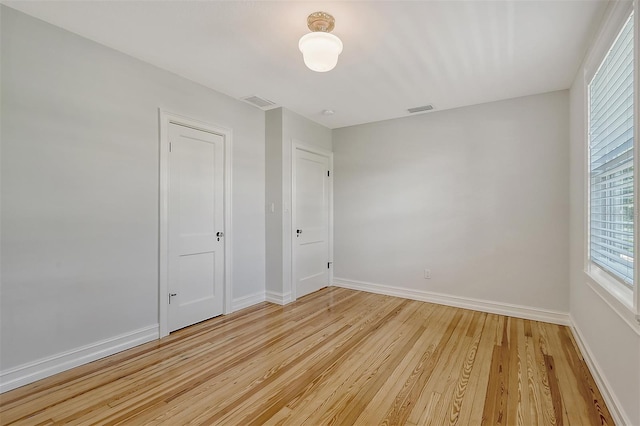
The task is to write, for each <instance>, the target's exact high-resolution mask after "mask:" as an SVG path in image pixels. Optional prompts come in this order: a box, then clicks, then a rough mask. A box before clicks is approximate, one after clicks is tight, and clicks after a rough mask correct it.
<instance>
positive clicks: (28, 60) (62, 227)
mask: <svg viewBox="0 0 640 426" xmlns="http://www.w3.org/2000/svg"><path fill="white" fill-rule="evenodd" d="M0 7H1V8H2V122H1V125H2V133H1V137H2V158H1V161H2V163H1V166H2V170H1V173H2V175H1V183H2V207H1V208H2V210H1V215H2V216H1V220H2V221H1V232H2V241H1V249H2V259H1V262H2V263H1V268H2V277H1V278H2V281H1V292H2V300H1V302H0V303H1V305H0V306H1V311H2V313H1V323H2V324H1V328H0V332H1V339H2V340H1V345H0V346H1V348H0V362H1V364H0V369H1V370H6V369H8V368H11V367H15V366H19V365H23V364H25V363H28V362H30V361H34V360H37V359H40V358H43V357H48V356H51V355H53V354H58V353H61V352H64V351H68V350H71V349H74V348H78V347H80V346H83V345H87V344H91V343H94V342H96V341H100V340H103V339H107V338H111V337H114V336H118V335H122V334H124V333H128V332H130V331H132V330H136V329H139V328H142V327H146V326H149V325H155V324H157V323H158V185H159V181H158V176H159V160H158V149H159V139H158V107H162V108H165V109H166V110H168V111H171V112H175V113H178V114H181V115H185V116H189V117H193V118H196V119H200V120H203V121H208V122H212V123H215V124H218V125H221V126H224V127H229V128H232V129H233V138H234V141H233V144H234V152H233V194H232V197H233V206H232V207H233V231H234V235H233V250H234V252H233V262H234V265H233V279H234V281H233V298H234V299H237V298H241V297H243V296H247V295H252V294H256V293H259V292H264V282H265V278H264V277H265V272H264V271H265V244H264V235H265V230H264V226H265V224H264V207H263V206H264V200H265V199H264V191H265V189H264V164H265V148H264V140H265V136H264V134H265V133H264V129H265V125H264V113H263V112H262V111H260V110H258V109H256V108H253V107H251V106H249V105H247V104H245V103H242V102H239V101H236V100H234V99H231V98H229V97H227V96H224V95H222V94H220V93H217V92H215V91H213V90H210V89H207V88H205V87H203V86H201V85H198V84H195V83H193V82H190V81H188V80H185V79H183V78H180V77H178V76H176V75H174V74H171V73H169V72H166V71H163V70H160V69H158V68H155V67H153V66H151V65H148V64H146V63H143V62H141V61H139V60H137V59H134V58H131V57H129V56H126V55H124V54H121V53H118V52H116V51H114V50H111V49H109V48H106V47H104V46H101V45H99V44H97V43H94V42H92V41H89V40H86V39H83V38H81V37H79V36H77V35H74V34H72V33H69V32H66V31H64V30H61V29H59V28H56V27H53V26H51V25H49V24H46V23H44V22H42V21H39V20H36V19H34V18H31V17H28V16H26V15H24V14H21V13H19V12H16V11H14V10H12V9H9V8H7V7H4V6H0Z"/></svg>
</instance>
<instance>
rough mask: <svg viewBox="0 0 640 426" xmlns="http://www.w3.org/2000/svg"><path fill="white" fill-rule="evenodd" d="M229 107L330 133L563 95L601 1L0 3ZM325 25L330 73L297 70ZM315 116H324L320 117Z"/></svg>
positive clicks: (596, 20) (602, 4) (598, 14)
mask: <svg viewBox="0 0 640 426" xmlns="http://www.w3.org/2000/svg"><path fill="white" fill-rule="evenodd" d="M3 3H4V4H6V5H8V6H10V7H12V8H15V9H18V10H21V11H23V12H25V13H27V14H29V15H33V16H35V17H38V18H40V19H43V20H44V21H47V22H50V23H52V24H54V25H57V26H60V27H62V28H66V29H68V30H70V31H72V32H75V33H77V34H80V35H82V36H84V37H87V38H89V39H92V40H95V41H97V42H99V43H102V44H104V45H107V46H110V47H112V48H114V49H117V50H120V51H122V52H124V53H127V54H129V55H131V56H134V57H137V58H140V59H142V60H144V61H146V62H149V63H152V64H154V65H157V66H158V67H161V68H164V69H167V70H169V71H172V72H174V73H176V74H179V75H181V76H184V77H186V78H189V79H191V80H194V81H196V82H199V83H201V84H203V85H205V86H208V87H210V88H212V89H215V90H218V91H220V92H223V93H226V94H227V95H229V96H231V97H234V98H241V97H245V96H248V95H259V96H261V97H264V98H267V99H270V100H271V101H273V102H275V103H277V104H278V105H280V106H283V107H286V108H288V109H290V110H293V111H295V112H297V113H299V114H301V115H304V116H306V117H308V118H310V119H311V120H314V121H316V122H318V123H321V124H323V125H325V126H327V127H330V128H337V127H343V126H349V125H353V124H360V123H366V122H372V121H378V120H385V119H390V118H396V117H402V116H406V115H408V113H407V111H406V109H407V108H410V107H415V106H420V105H425V104H433V105H434V106H435V108H436V110H443V109H448V108H455V107H460V106H465V105H473V104H478V103H483V102H490V101H495V100H499V99H507V98H512V97H517V96H524V95H530V94H535V93H542V92H548V91H553V90H561V89H566V88H568V87H569V86H570V85H571V82H572V80H573V77H574V75H575V73H576V71H577V69H578V67H579V65H580V62H581V61H582V58H583V56H584V53H585V51H586V47H587V44H588V40H589V37H590V35H591V33H592V32H593V29H594V27H595V25H597V24H598V23H599V20H600V19H601V17H602V14H603V11H604V8H605V6H606V1H603V0H573V1H558V0H536V1H525V0H503V1H482V0H467V1H446V0H442V1H340V2H333V1H309V2H307V1H253V2H247V1H163V2H159V1H100V2H96V1H81V2H79V1H68V2H61V1H3ZM318 10H323V11H326V12H329V13H331V14H332V15H333V16H334V17H335V19H336V27H335V30H334V31H333V34H335V35H337V36H339V37H340V38H341V39H342V41H343V43H344V51H343V53H342V55H340V59H339V61H338V65H337V67H336V68H335V69H334V70H333V71H330V72H328V73H315V72H313V71H310V70H308V69H307V68H306V67H305V66H304V63H303V62H302V54H301V53H300V52H299V51H298V39H299V38H300V37H301V36H302V35H303V34H306V33H307V32H308V31H309V30H308V29H307V27H306V18H307V15H308V14H309V13H311V12H314V11H318ZM323 109H332V110H335V114H334V115H332V116H324V115H322V114H321V111H322V110H323Z"/></svg>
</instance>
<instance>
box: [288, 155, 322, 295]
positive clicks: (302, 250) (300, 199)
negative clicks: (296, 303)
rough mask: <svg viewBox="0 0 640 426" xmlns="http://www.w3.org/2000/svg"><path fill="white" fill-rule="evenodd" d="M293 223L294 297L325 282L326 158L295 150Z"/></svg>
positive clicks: (320, 286)
mask: <svg viewBox="0 0 640 426" xmlns="http://www.w3.org/2000/svg"><path fill="white" fill-rule="evenodd" d="M294 161H295V166H294V172H295V175H294V176H293V182H294V191H295V194H294V195H295V205H294V209H295V211H294V221H295V222H294V224H293V246H294V247H293V249H294V256H295V259H294V271H293V282H294V285H295V286H296V297H301V296H304V295H306V294H309V293H312V292H314V291H316V290H319V289H321V288H323V287H326V286H328V285H329V267H328V263H329V176H328V171H329V158H328V157H326V156H323V155H320V154H315V153H312V152H308V151H304V150H302V149H296V150H295V159H294Z"/></svg>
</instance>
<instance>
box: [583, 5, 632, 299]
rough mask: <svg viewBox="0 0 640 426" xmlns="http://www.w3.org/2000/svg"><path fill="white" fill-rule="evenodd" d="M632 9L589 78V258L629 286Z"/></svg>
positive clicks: (630, 254) (630, 279) (630, 256)
mask: <svg viewBox="0 0 640 426" xmlns="http://www.w3.org/2000/svg"><path fill="white" fill-rule="evenodd" d="M633 109H634V106H633V14H632V15H631V17H630V18H629V19H628V20H627V23H626V24H625V26H624V27H623V29H622V31H621V32H620V34H619V35H618V38H617V39H616V41H615V42H614V44H613V46H612V47H611V50H609V52H608V53H607V56H606V57H605V58H604V60H603V62H602V64H601V65H600V68H599V69H598V71H597V72H596V74H595V75H594V77H593V79H592V80H591V83H590V84H589V171H590V241H589V252H590V259H591V261H592V262H593V263H595V264H596V265H598V266H599V267H601V268H602V269H604V270H605V271H607V272H609V273H611V274H613V275H614V276H616V277H618V278H620V279H621V280H622V281H623V282H624V283H625V284H627V285H629V286H633V261H634V241H633V230H634V226H635V224H634V202H633V198H634V196H633V183H634V170H633V120H634V117H633Z"/></svg>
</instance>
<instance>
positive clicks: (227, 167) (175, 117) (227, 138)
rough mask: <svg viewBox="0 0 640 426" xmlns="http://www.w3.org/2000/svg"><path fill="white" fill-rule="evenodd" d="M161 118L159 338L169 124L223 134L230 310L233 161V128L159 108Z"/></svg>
mask: <svg viewBox="0 0 640 426" xmlns="http://www.w3.org/2000/svg"><path fill="white" fill-rule="evenodd" d="M159 122H160V188H159V191H160V194H159V201H160V202H159V208H160V217H159V219H160V222H159V227H160V229H159V231H160V232H159V247H158V257H159V270H158V303H159V309H158V322H159V325H160V338H162V337H165V336H167V335H168V334H169V326H168V318H169V315H168V314H169V309H168V294H169V292H168V283H167V270H168V265H169V257H168V247H167V237H168V235H169V226H168V215H169V196H168V194H169V156H168V155H167V154H168V153H169V124H171V123H173V124H178V125H181V126H186V127H191V128H193V129H197V130H202V131H205V132H209V133H215V134H218V135H220V136H222V137H223V138H224V283H223V289H224V307H223V313H224V314H228V313H230V312H231V300H232V295H231V291H232V290H231V289H232V282H233V281H232V274H231V272H232V271H231V266H232V265H233V263H232V259H231V253H233V250H232V243H233V232H232V227H231V225H232V220H231V218H232V216H231V213H232V211H231V188H232V186H231V176H232V173H231V165H232V161H231V160H232V158H231V155H232V152H233V150H232V146H233V145H232V142H233V132H232V130H231V129H229V128H227V127H223V126H219V125H216V124H211V123H207V122H205V121H201V120H197V119H193V118H189V117H184V116H182V115H179V114H174V113H172V112H169V111H166V110H164V109H162V108H160V109H159Z"/></svg>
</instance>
